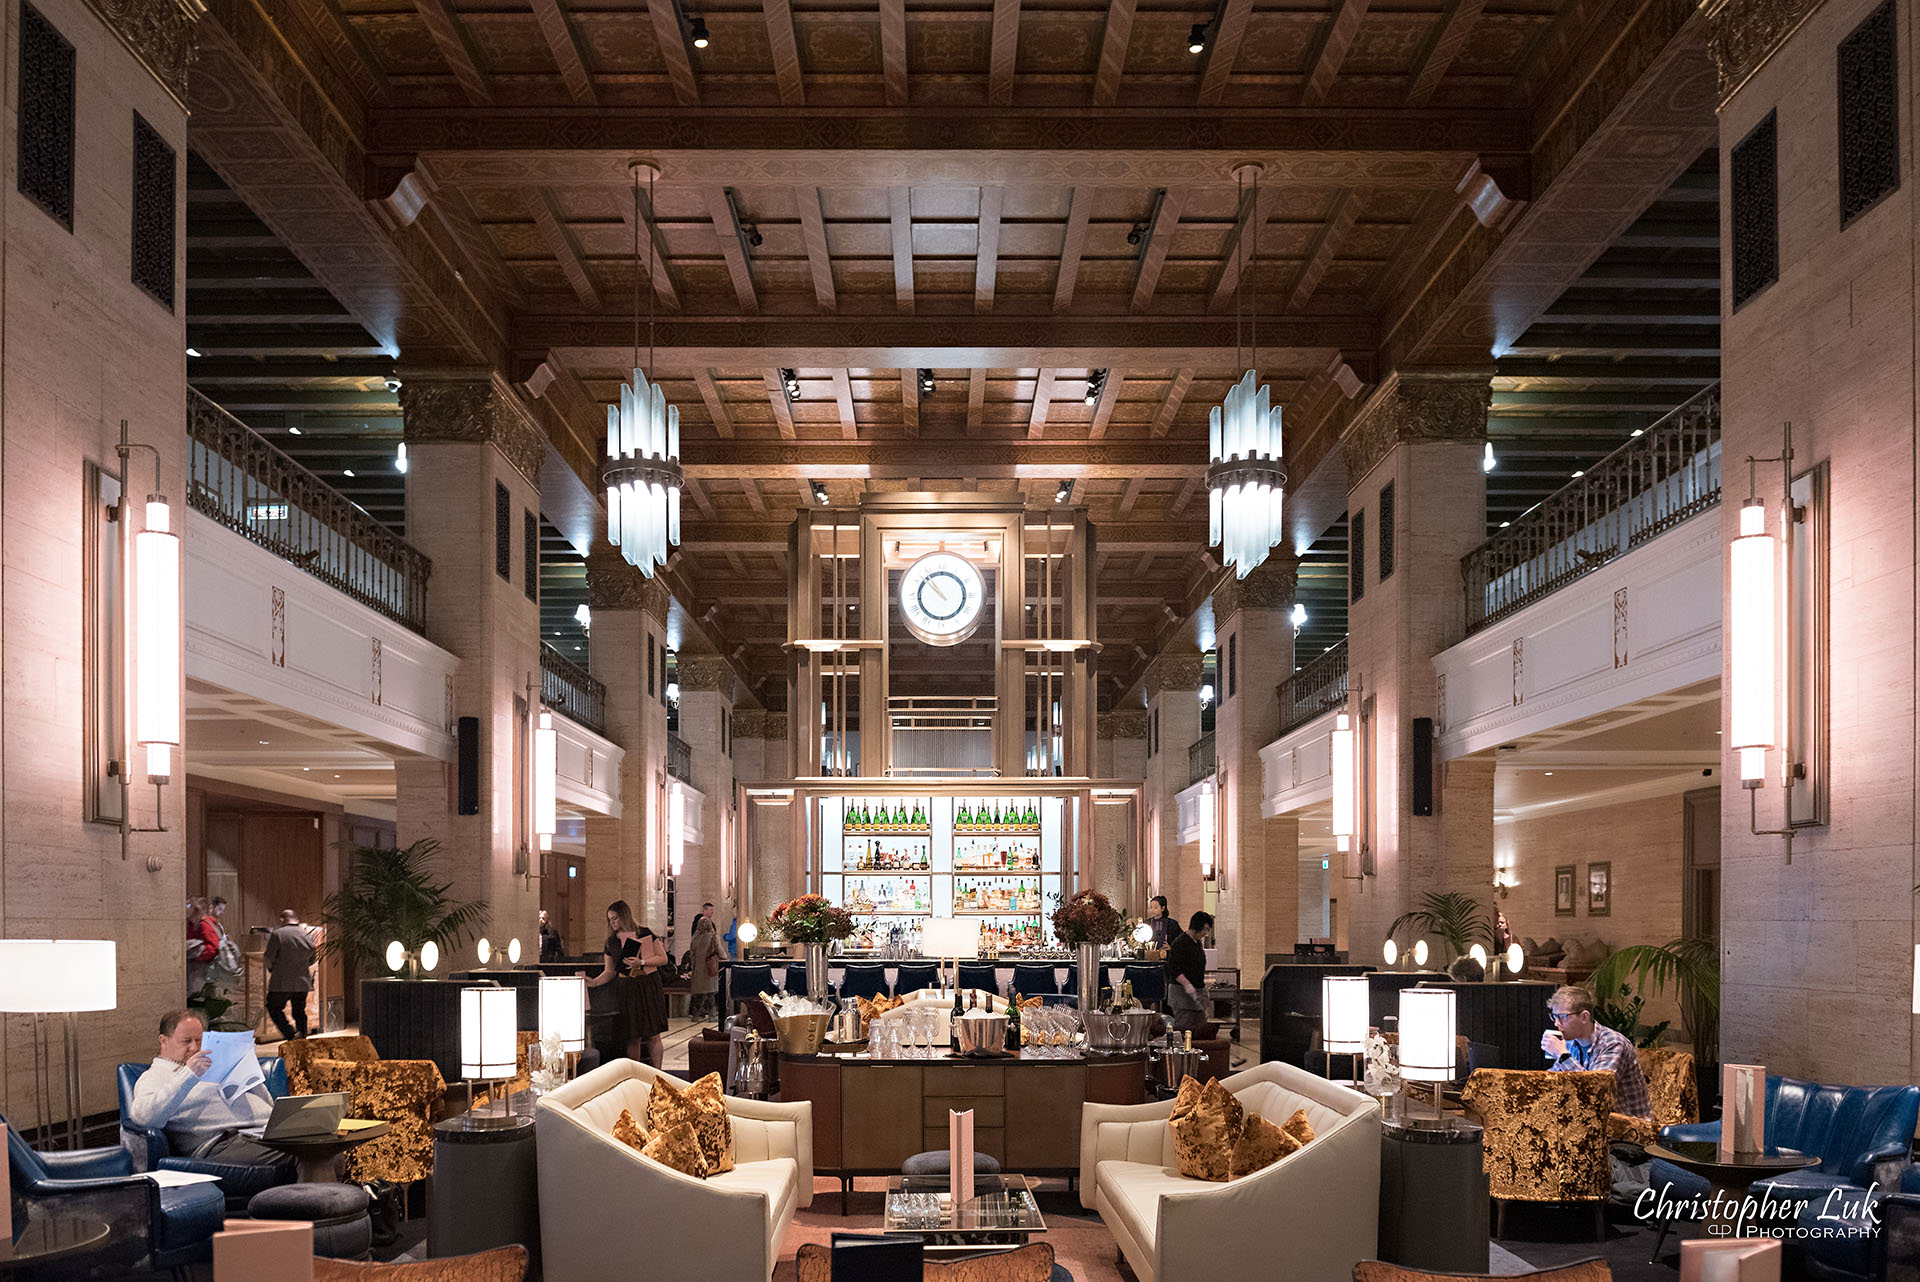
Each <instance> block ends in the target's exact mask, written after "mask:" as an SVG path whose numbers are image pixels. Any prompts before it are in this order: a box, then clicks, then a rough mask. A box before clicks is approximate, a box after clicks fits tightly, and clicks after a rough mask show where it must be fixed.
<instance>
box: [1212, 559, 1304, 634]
mask: <svg viewBox="0 0 1920 1282" xmlns="http://www.w3.org/2000/svg"><path fill="white" fill-rule="evenodd" d="M1299 573H1300V563H1299V562H1298V561H1296V560H1295V559H1294V558H1293V557H1292V556H1289V555H1288V554H1286V553H1284V552H1279V551H1275V552H1273V553H1270V554H1269V555H1268V557H1267V559H1266V560H1264V561H1262V562H1261V563H1260V564H1259V565H1258V566H1256V567H1254V570H1253V573H1251V574H1249V575H1248V576H1247V577H1246V578H1244V579H1236V578H1232V577H1231V576H1229V577H1228V579H1227V580H1226V582H1224V583H1222V584H1221V585H1220V586H1219V587H1218V588H1215V589H1214V593H1213V626H1214V627H1215V628H1216V629H1219V628H1224V627H1226V626H1227V623H1228V621H1229V620H1231V619H1232V618H1233V616H1234V615H1236V614H1238V613H1240V611H1241V610H1243V609H1244V610H1285V609H1288V608H1289V607H1291V606H1292V605H1293V601H1294V595H1295V589H1296V588H1297V587H1298V585H1299Z"/></svg>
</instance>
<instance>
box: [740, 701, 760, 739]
mask: <svg viewBox="0 0 1920 1282" xmlns="http://www.w3.org/2000/svg"><path fill="white" fill-rule="evenodd" d="M733 737H734V738H736V739H764V738H766V737H767V710H766V709H765V708H735V709H734V710H733Z"/></svg>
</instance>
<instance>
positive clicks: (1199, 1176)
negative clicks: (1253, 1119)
mask: <svg viewBox="0 0 1920 1282" xmlns="http://www.w3.org/2000/svg"><path fill="white" fill-rule="evenodd" d="M1246 1118H1247V1110H1246V1109H1245V1108H1243V1107H1242V1106H1241V1104H1240V1101H1239V1100H1237V1099H1235V1098H1234V1097H1233V1093H1232V1092H1231V1091H1229V1090H1227V1088H1226V1087H1224V1086H1222V1085H1220V1082H1219V1079H1217V1078H1216V1079H1214V1080H1212V1081H1209V1082H1208V1083H1207V1084H1206V1085H1205V1086H1202V1085H1200V1083H1199V1082H1197V1081H1195V1080H1194V1079H1193V1078H1192V1077H1184V1078H1181V1079H1180V1093H1179V1094H1178V1095H1176V1096H1175V1097H1174V1100H1173V1115H1172V1116H1171V1117H1170V1118H1168V1120H1167V1125H1168V1126H1169V1127H1171V1128H1172V1130H1173V1154H1174V1157H1175V1158H1176V1159H1177V1160H1178V1162H1179V1164H1180V1174H1182V1175H1184V1176H1186V1177H1187V1178H1188V1179H1190V1180H1213V1181H1215V1182H1219V1181H1222V1180H1225V1179H1227V1178H1228V1169H1229V1167H1230V1165H1231V1163H1230V1161H1229V1159H1230V1157H1231V1156H1232V1153H1233V1146H1234V1143H1235V1142H1236V1141H1237V1140H1239V1138H1240V1130H1241V1128H1242V1127H1243V1126H1244V1125H1245V1124H1246Z"/></svg>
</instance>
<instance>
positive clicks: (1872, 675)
mask: <svg viewBox="0 0 1920 1282" xmlns="http://www.w3.org/2000/svg"><path fill="white" fill-rule="evenodd" d="M1807 7H1809V8H1812V9H1814V12H1813V13H1812V15H1811V17H1809V18H1808V19H1807V21H1806V22H1805V23H1804V25H1802V26H1801V27H1800V28H1799V29H1798V30H1797V31H1795V32H1794V34H1793V35H1792V36H1790V37H1789V38H1788V39H1787V41H1786V43H1785V44H1784V45H1783V46H1782V47H1781V48H1780V49H1778V50H1777V51H1776V52H1774V54H1773V56H1772V57H1771V58H1770V59H1768V60H1767V61H1766V62H1765V64H1764V65H1762V66H1760V67H1759V69H1758V70H1757V71H1756V72H1755V73H1754V74H1753V76H1752V78H1751V79H1749V80H1747V81H1746V82H1745V84H1744V86H1743V87H1742V88H1741V89H1740V90H1739V91H1738V93H1736V94H1735V95H1734V96H1733V97H1732V98H1731V99H1730V100H1729V101H1728V102H1727V103H1726V104H1725V106H1724V107H1723V109H1722V111H1721V117H1720V139H1721V190H1722V191H1723V192H1731V191H1732V185H1731V180H1730V173H1729V167H1728V160H1727V156H1728V151H1729V150H1730V149H1731V147H1732V146H1733V145H1734V144H1735V143H1737V142H1738V141H1740V140H1741V139H1742V138H1744V137H1746V136H1747V134H1748V133H1749V132H1750V131H1751V130H1752V129H1753V127H1754V126H1755V125H1756V124H1757V123H1759V121H1760V120H1762V119H1763V118H1764V117H1765V116H1766V114H1767V113H1768V112H1769V111H1775V110H1777V111H1778V113H1779V118H1778V119H1779V180H1778V191H1779V267H1780V269H1779V279H1778V281H1777V282H1776V283H1774V284H1773V285H1771V286H1769V287H1767V288H1766V289H1764V290H1763V291H1762V292H1760V293H1759V294H1758V295H1756V296H1755V297H1753V298H1752V299H1751V300H1749V301H1748V302H1746V303H1745V304H1744V305H1743V306H1742V307H1741V308H1740V310H1739V311H1737V312H1732V311H1730V309H1731V306H1732V290H1731V288H1730V287H1729V286H1727V285H1726V284H1724V283H1723V287H1722V290H1721V306H1722V311H1723V328H1722V332H1721V345H1722V349H1723V355H1722V371H1723V377H1724V380H1725V399H1724V405H1725V410H1724V412H1725V428H1724V441H1723V447H1722V448H1723V451H1724V457H1725V458H1727V459H1729V460H1738V459H1743V458H1745V457H1747V456H1749V455H1759V456H1765V455H1774V454H1778V453H1779V452H1780V449H1779V447H1780V443H1781V433H1780V425H1781V423H1782V422H1783V421H1790V422H1791V423H1792V424H1793V448H1794V454H1795V459H1794V466H1795V470H1796V471H1800V470H1804V469H1807V468H1810V467H1813V466H1815V465H1816V464H1825V465H1826V467H1827V469H1828V483H1829V490H1830V494H1831V496H1832V497H1831V502H1830V504H1829V513H1830V518H1831V535H1830V548H1831V570H1830V583H1829V594H1828V606H1829V617H1828V624H1827V633H1826V642H1827V645H1828V646H1829V656H1830V672H1831V677H1830V681H1829V687H1828V690H1827V692H1826V693H1827V698H1828V700H1829V713H1830V716H1829V724H1830V725H1831V726H1832V734H1831V758H1832V761H1831V798H1832V800H1831V820H1830V822H1829V823H1828V824H1827V825H1825V826H1823V827H1817V828H1809V829H1806V830H1804V831H1803V832H1802V833H1801V835H1800V837H1799V839H1798V840H1797V841H1796V842H1795V843H1794V851H1793V862H1792V864H1791V865H1789V864H1788V863H1787V860H1786V855H1785V851H1784V849H1783V843H1782V841H1781V839H1780V838H1779V837H1756V836H1753V835H1752V834H1751V833H1750V832H1749V826H1750V819H1749V814H1748V799H1747V798H1746V797H1745V796H1743V795H1741V793H1740V792H1739V790H1738V789H1737V788H1729V789H1728V791H1727V793H1726V796H1725V802H1724V804H1723V807H1722V818H1721V840H1722V846H1721V859H1722V877H1723V893H1722V900H1721V909H1722V917H1721V920H1722V939H1723V954H1722V960H1723V966H1724V971H1725V978H1724V981H1723V982H1724V992H1723V996H1722V1007H1721V1021H1722V1028H1721V1038H1722V1044H1723V1045H1722V1049H1723V1053H1724V1056H1725V1058H1726V1059H1728V1060H1730V1061H1738V1060H1745V1061H1750V1062H1753V1063H1764V1064H1766V1065H1767V1067H1768V1068H1769V1069H1778V1070H1779V1071H1782V1072H1787V1073H1793V1074H1796V1075H1800V1076H1805V1077H1811V1078H1815V1079H1818V1080H1820V1081H1830V1082H1856V1083H1866V1082H1910V1081H1913V1080H1914V1076H1913V1075H1914V1071H1915V1041H1914V1037H1913V1034H1912V1025H1910V1024H1906V1023H1903V1021H1905V1020H1906V1019H1907V1018H1908V1017H1907V1015H1906V1014H1905V1012H1906V1011H1907V1010H1908V1007H1909V998H1910V995H1911V989H1912V982H1913V977H1912V960H1913V951H1912V945H1913V943H1914V932H1915V903H1916V900H1915V898H1914V893H1913V887H1914V885H1915V884H1916V883H1920V871H1916V865H1915V834H1914V822H1915V795H1914V791H1915V779H1916V770H1915V748H1914V745H1915V734H1916V725H1915V716H1914V691H1915V687H1916V672H1915V661H1916V653H1915V645H1914V638H1915V625H1916V618H1915V587H1916V583H1915V573H1914V569H1915V546H1914V544H1915V533H1916V531H1915V519H1914V517H1915V499H1916V492H1915V469H1916V456H1915V431H1914V427H1915V424H1914V403H1915V394H1916V387H1915V380H1914V340H1915V326H1914V318H1915V308H1916V297H1915V288H1914V268H1915V262H1914V235H1915V226H1914V224H1915V216H1916V213H1915V204H1914V199H1913V194H1914V182H1915V174H1914V169H1913V148H1912V143H1911V141H1910V139H1911V138H1912V132H1911V121H1912V119H1913V117H1912V105H1911V104H1912V101H1913V94H1914V91H1915V84H1916V81H1915V77H1914V67H1913V63H1912V58H1911V50H1912V47H1913V39H1914V32H1913V26H1912V24H1913V7H1912V6H1911V5H1900V6H1897V7H1896V9H1895V11H1894V12H1895V15H1896V17H1895V21H1896V22H1897V23H1898V24H1899V38H1898V41H1897V45H1898V48H1899V50H1900V58H1901V69H1900V80H1899V85H1900V89H1901V90H1902V91H1903V93H1904V95H1905V98H1906V102H1905V103H1904V104H1903V107H1904V111H1903V114H1904V115H1905V116H1906V121H1907V123H1905V124H1903V125H1902V126H1901V140H1902V150H1901V158H1900V165H1901V170H1900V187H1899V189H1898V190H1897V191H1895V192H1894V193H1893V194H1891V195H1890V196H1887V197H1886V198H1885V199H1883V200H1882V201H1881V202H1880V204H1878V205H1877V206H1875V207H1873V208H1872V209H1870V210H1869V211H1867V212H1866V213H1864V214H1862V215H1861V216H1860V217H1859V218H1858V219H1856V220H1855V221H1854V222H1853V223H1852V224H1851V225H1850V226H1848V227H1846V228H1845V229H1842V227H1841V226H1840V215H1839V199H1838V174H1837V169H1836V148H1835V143H1834V140H1835V138H1836V137H1837V136H1838V123H1837V107H1836V87H1835V78H1836V70H1835V64H1836V56H1835V50H1836V48H1837V46H1838V44H1839V42H1840V41H1841V40H1842V39H1843V38H1845V37H1846V35H1847V34H1848V33H1850V32H1851V31H1852V30H1853V29H1854V27H1855V26H1856V25H1858V24H1859V22H1860V21H1861V20H1862V19H1863V18H1865V17H1866V16H1867V15H1868V14H1869V13H1870V12H1872V10H1873V9H1874V8H1875V7H1876V4H1875V3H1874V0H1828V3H1826V4H1824V5H1821V6H1807ZM1749 8H1750V6H1745V5H1736V6H1732V7H1731V8H1730V10H1729V12H1728V14H1727V15H1725V19H1726V21H1728V22H1729V23H1731V24H1733V25H1734V27H1735V28H1737V27H1738V26H1739V24H1742V23H1750V22H1751V21H1752V20H1753V17H1752V15H1751V14H1749V13H1747V12H1746V10H1748V9H1749ZM1731 219H1732V210H1731V201H1723V202H1722V205H1721V211H1720V226H1721V258H1722V262H1723V263H1726V262H1727V261H1728V256H1729V252H1730V251H1729V246H1730V245H1731V244H1732V222H1731ZM1729 271H1730V269H1728V271H1723V273H1722V274H1723V278H1727V279H1730V277H1729V275H1728V272H1729ZM1743 472H1744V469H1739V468H1737V467H1729V468H1728V487H1727V488H1728V491H1729V494H1730V495H1732V496H1737V495H1738V494H1739V493H1740V492H1741V491H1743V490H1744V486H1745V480H1746V478H1745V476H1744V475H1743V474H1742V473H1743ZM1759 480H1760V484H1761V493H1762V494H1763V495H1764V496H1765V497H1767V498H1768V499H1770V500H1772V505H1771V509H1770V510H1771V512H1772V514H1773V518H1774V522H1775V529H1776V530H1777V529H1778V516H1779V511H1780V507H1779V497H1780V495H1779V488H1780V473H1779V469H1778V467H1777V465H1776V466H1772V467H1766V468H1763V469H1762V470H1761V472H1760V476H1759ZM1736 485H1738V486H1739V487H1740V488H1739V489H1738V490H1736V488H1735V487H1736ZM1720 516H1721V522H1722V526H1723V528H1724V531H1725V534H1726V536H1727V537H1728V538H1731V537H1732V536H1733V535H1734V534H1735V532H1736V531H1737V528H1738V526H1737V522H1738V516H1739V504H1738V503H1737V502H1728V503H1725V504H1723V505H1722V506H1721V509H1720ZM1723 604H1724V603H1723ZM1729 641H1730V642H1731V641H1732V638H1731V637H1730V638H1729ZM1729 742H1731V741H1730V740H1729ZM1779 757H1780V754H1778V753H1774V754H1773V755H1772V760H1771V762H1770V767H1769V774H1770V776H1771V777H1770V780H1769V783H1768V786H1767V787H1766V788H1765V789H1763V790H1762V791H1761V792H1760V795H1759V796H1758V798H1757V799H1756V800H1757V803H1758V806H1759V817H1760V820H1761V823H1760V826H1761V827H1762V828H1777V827H1779V826H1780V825H1779V819H1780V813H1781V810H1780V807H1781V789H1780V786H1779V783H1778V778H1779ZM1736 768H1737V763H1736V762H1735V760H1734V758H1733V754H1732V753H1731V752H1729V753H1728V754H1727V758H1726V761H1725V763H1724V768H1723V770H1722V776H1723V777H1725V778H1728V779H1732V778H1735V777H1736V773H1735V772H1736Z"/></svg>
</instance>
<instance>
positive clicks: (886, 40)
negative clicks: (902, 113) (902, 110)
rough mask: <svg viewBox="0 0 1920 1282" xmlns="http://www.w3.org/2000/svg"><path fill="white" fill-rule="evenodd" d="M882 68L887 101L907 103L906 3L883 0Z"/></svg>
mask: <svg viewBox="0 0 1920 1282" xmlns="http://www.w3.org/2000/svg"><path fill="white" fill-rule="evenodd" d="M880 70H881V75H882V77H883V79H884V80H885V81H886V86H887V105H888V106H889V107H904V106H906V105H907V3H906V0H880Z"/></svg>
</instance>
